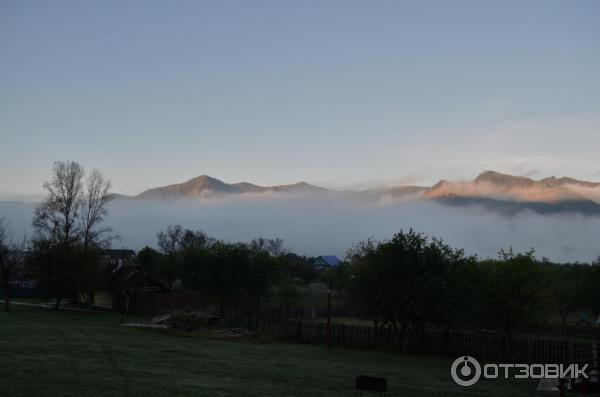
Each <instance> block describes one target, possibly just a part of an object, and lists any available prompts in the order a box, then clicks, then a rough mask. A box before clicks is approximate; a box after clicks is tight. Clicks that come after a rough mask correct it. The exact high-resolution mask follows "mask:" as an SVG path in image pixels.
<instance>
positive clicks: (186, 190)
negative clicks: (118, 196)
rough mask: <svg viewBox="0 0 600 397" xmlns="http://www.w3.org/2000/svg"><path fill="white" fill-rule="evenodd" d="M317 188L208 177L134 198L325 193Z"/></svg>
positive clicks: (305, 185) (154, 189)
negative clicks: (237, 181) (232, 181)
mask: <svg viewBox="0 0 600 397" xmlns="http://www.w3.org/2000/svg"><path fill="white" fill-rule="evenodd" d="M325 191H327V189H324V188H322V187H319V186H314V185H310V184H308V183H306V182H299V183H294V184H291V185H278V186H266V187H265V186H258V185H254V184H252V183H248V182H240V183H233V184H229V183H225V182H223V181H221V180H219V179H216V178H212V177H210V176H208V175H202V176H198V177H196V178H192V179H190V180H189V181H187V182H184V183H177V184H174V185H168V186H163V187H157V188H153V189H148V190H146V191H144V192H142V193H140V194H138V195H137V196H135V198H138V199H153V200H165V199H166V200H173V199H189V198H201V197H214V196H221V195H229V194H243V193H265V192H281V193H314V192H325Z"/></svg>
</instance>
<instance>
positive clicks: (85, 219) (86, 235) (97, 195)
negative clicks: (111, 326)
mask: <svg viewBox="0 0 600 397" xmlns="http://www.w3.org/2000/svg"><path fill="white" fill-rule="evenodd" d="M110 186H111V184H110V180H106V179H104V176H102V173H100V171H98V170H97V169H93V170H92V172H91V173H90V174H89V175H88V177H87V178H86V180H85V185H84V188H83V194H82V198H81V210H80V212H81V213H80V214H79V218H80V228H81V244H82V249H83V250H82V251H83V252H82V255H81V259H80V263H79V266H78V268H79V272H80V276H79V278H80V281H81V288H82V291H81V292H82V295H83V297H84V300H86V301H87V302H88V304H90V305H91V304H92V303H94V288H95V279H96V277H95V275H96V273H97V270H98V260H99V258H100V249H102V248H104V247H107V246H109V245H110V240H111V238H112V236H111V231H112V229H111V228H109V227H104V226H102V222H103V221H104V219H105V218H106V216H107V215H108V203H109V202H110V201H111V200H112V198H113V197H112V196H111V195H110ZM84 291H85V292H84Z"/></svg>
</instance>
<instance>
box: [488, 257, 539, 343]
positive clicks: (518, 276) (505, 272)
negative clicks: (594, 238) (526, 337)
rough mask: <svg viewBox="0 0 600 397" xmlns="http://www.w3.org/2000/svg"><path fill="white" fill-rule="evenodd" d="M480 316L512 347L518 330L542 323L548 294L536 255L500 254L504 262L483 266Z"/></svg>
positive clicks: (489, 262) (491, 262)
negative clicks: (530, 324) (539, 321)
mask: <svg viewBox="0 0 600 397" xmlns="http://www.w3.org/2000/svg"><path fill="white" fill-rule="evenodd" d="M482 265H483V266H484V271H485V275H484V277H483V280H482V281H481V287H482V291H483V292H482V299H481V300H480V301H479V308H480V310H481V311H480V315H481V318H482V319H483V320H484V322H485V323H486V324H489V325H490V326H493V327H498V328H499V329H500V330H501V331H502V332H503V333H504V335H505V336H506V338H507V341H508V343H509V344H511V343H512V340H513V337H514V333H515V330H516V329H517V327H519V326H521V325H525V324H528V323H532V322H534V321H536V320H539V319H540V316H541V315H542V314H543V313H544V303H545V299H546V295H545V294H546V290H545V289H544V270H545V268H544V266H542V264H541V263H540V262H538V261H536V259H535V257H534V252H533V251H529V252H525V253H514V252H513V250H512V249H509V250H508V251H501V252H500V259H499V260H496V261H487V262H484V263H482Z"/></svg>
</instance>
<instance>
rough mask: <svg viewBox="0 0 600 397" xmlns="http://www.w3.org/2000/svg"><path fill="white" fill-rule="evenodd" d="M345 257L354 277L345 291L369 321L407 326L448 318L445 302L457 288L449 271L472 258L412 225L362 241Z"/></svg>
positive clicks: (444, 322)
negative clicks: (382, 238)
mask: <svg viewBox="0 0 600 397" xmlns="http://www.w3.org/2000/svg"><path fill="white" fill-rule="evenodd" d="M348 259H349V262H350V263H351V265H352V275H351V276H354V278H353V279H352V283H351V284H352V285H351V287H350V292H351V294H352V296H353V298H354V299H355V300H356V301H357V303H358V304H359V306H360V307H362V309H363V311H364V312H365V313H368V314H369V315H370V316H371V318H372V320H373V323H374V325H375V326H376V327H377V326H384V325H386V324H391V325H392V327H394V328H410V329H423V328H424V327H425V325H426V324H435V325H438V326H439V325H447V324H449V323H450V321H451V319H450V318H449V313H451V312H453V310H452V309H454V308H452V307H449V302H451V299H450V298H451V297H452V296H453V295H454V294H455V293H458V291H455V288H454V286H453V285H452V284H451V283H450V282H449V281H450V280H452V278H450V277H448V275H449V274H451V272H452V271H454V268H456V267H457V266H459V265H464V264H466V263H469V262H471V261H473V260H474V258H471V257H465V256H464V254H463V251H462V250H454V249H452V248H451V247H449V246H447V245H446V244H444V243H443V242H442V241H441V240H439V239H435V238H434V239H431V240H429V239H428V238H427V237H426V236H425V235H423V234H421V233H417V232H415V231H414V230H412V229H411V230H409V231H408V232H404V231H402V230H401V231H400V232H399V233H397V234H395V235H394V236H393V237H392V238H391V239H390V240H387V241H383V242H375V241H366V242H363V243H361V244H359V245H358V246H357V247H355V248H354V249H353V250H351V251H350V252H349V253H348Z"/></svg>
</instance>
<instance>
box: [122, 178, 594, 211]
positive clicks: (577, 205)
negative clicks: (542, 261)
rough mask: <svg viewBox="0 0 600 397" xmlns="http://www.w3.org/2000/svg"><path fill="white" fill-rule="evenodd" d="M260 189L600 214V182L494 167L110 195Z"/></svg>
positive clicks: (211, 194) (205, 184) (195, 185)
mask: <svg viewBox="0 0 600 397" xmlns="http://www.w3.org/2000/svg"><path fill="white" fill-rule="evenodd" d="M264 193H270V194H299V195H330V196H336V195H338V196H343V197H347V198H351V199H355V200H360V201H369V202H382V201H383V202H387V201H398V200H400V201H421V200H432V201H435V202H439V203H442V204H445V205H450V206H461V207H465V206H467V207H469V206H479V207H484V208H486V209H488V210H493V211H496V212H499V213H502V214H504V215H514V214H516V213H518V212H521V211H523V210H530V211H534V212H537V213H542V214H551V213H561V212H572V213H581V214H586V215H598V216H600V183H597V182H589V181H581V180H577V179H574V178H569V177H562V178H556V177H554V176H552V177H549V178H544V179H540V180H534V179H531V178H527V177H523V176H514V175H508V174H502V173H499V172H495V171H485V172H483V173H481V174H479V175H478V176H477V177H476V178H475V179H473V180H471V181H445V180H441V181H439V182H438V183H436V184H435V185H433V186H410V185H408V186H407V185H402V186H391V187H383V188H373V189H364V190H331V189H327V188H324V187H320V186H316V185H311V184H309V183H306V182H299V183H294V184H289V185H276V186H259V185H255V184H252V183H248V182H239V183H231V184H230V183H225V182H223V181H221V180H219V179H216V178H213V177H210V176H208V175H202V176H198V177H195V178H192V179H190V180H188V181H186V182H183V183H177V184H173V185H167V186H162V187H156V188H152V189H148V190H146V191H144V192H142V193H140V194H138V195H136V196H124V195H115V196H116V197H117V198H120V199H133V200H182V199H186V200H202V199H208V198H213V199H218V198H221V197H225V196H231V195H241V194H246V195H251V194H264Z"/></svg>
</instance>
